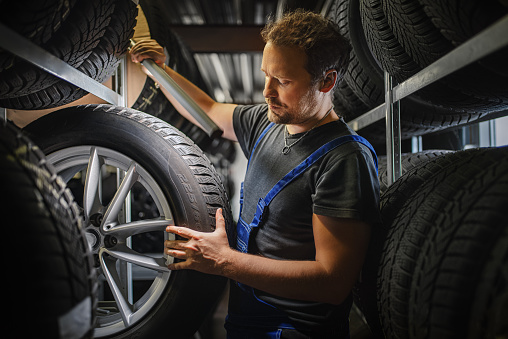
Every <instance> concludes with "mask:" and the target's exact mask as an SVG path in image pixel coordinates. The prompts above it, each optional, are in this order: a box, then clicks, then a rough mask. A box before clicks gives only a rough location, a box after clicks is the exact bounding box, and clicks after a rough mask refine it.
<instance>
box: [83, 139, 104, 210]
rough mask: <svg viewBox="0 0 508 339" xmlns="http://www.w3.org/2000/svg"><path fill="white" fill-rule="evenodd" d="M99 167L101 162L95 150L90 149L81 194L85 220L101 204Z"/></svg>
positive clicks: (93, 148)
mask: <svg viewBox="0 0 508 339" xmlns="http://www.w3.org/2000/svg"><path fill="white" fill-rule="evenodd" d="M101 167H102V160H101V159H100V157H99V155H98V153H97V149H96V148H95V147H92V148H91V149H90V160H89V161H88V168H87V170H86V179H85V191H84V194H83V210H84V215H85V219H86V220H89V218H90V216H91V214H92V211H93V210H94V209H97V207H98V206H100V204H101V201H100V183H101Z"/></svg>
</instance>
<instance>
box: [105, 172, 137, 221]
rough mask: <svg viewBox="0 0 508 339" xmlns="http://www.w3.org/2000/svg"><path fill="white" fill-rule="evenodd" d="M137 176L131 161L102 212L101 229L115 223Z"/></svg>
mask: <svg viewBox="0 0 508 339" xmlns="http://www.w3.org/2000/svg"><path fill="white" fill-rule="evenodd" d="M138 178H139V174H138V173H137V172H136V163H134V162H132V163H131V165H130V166H129V169H128V171H127V173H126V174H125V178H124V179H123V180H122V183H121V184H120V187H119V188H118V190H117V191H116V193H115V196H114V197H113V199H112V200H111V203H110V204H109V206H108V209H107V211H106V213H105V214H104V219H103V221H102V224H101V227H102V229H103V230H107V229H108V228H110V227H111V226H113V225H114V224H115V222H116V221H117V219H118V214H119V213H120V210H121V209H122V206H123V204H124V202H125V198H126V197H127V195H128V194H129V192H130V190H131V188H132V186H133V185H134V184H135V183H136V181H137V180H138Z"/></svg>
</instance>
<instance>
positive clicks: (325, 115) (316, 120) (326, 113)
mask: <svg viewBox="0 0 508 339" xmlns="http://www.w3.org/2000/svg"><path fill="white" fill-rule="evenodd" d="M338 119H339V117H338V115H337V114H336V113H335V112H334V110H333V105H332V106H331V107H330V108H327V109H326V110H321V112H320V113H319V114H316V115H314V116H313V117H312V118H311V119H308V120H307V121H305V122H303V123H301V124H288V125H286V129H287V131H288V133H290V134H297V133H304V132H307V131H310V130H311V129H314V128H316V127H319V126H322V125H324V124H327V123H329V122H332V121H335V120H338Z"/></svg>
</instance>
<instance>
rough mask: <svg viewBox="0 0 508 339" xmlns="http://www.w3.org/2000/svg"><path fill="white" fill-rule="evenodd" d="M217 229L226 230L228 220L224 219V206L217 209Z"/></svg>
mask: <svg viewBox="0 0 508 339" xmlns="http://www.w3.org/2000/svg"><path fill="white" fill-rule="evenodd" d="M215 229H224V230H226V221H225V220H224V215H223V214H222V208H218V209H217V211H215Z"/></svg>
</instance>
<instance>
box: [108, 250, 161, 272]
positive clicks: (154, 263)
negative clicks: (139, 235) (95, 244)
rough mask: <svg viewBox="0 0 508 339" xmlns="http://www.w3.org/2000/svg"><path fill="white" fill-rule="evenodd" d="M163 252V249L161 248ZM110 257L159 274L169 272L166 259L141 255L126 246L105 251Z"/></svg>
mask: <svg viewBox="0 0 508 339" xmlns="http://www.w3.org/2000/svg"><path fill="white" fill-rule="evenodd" d="M161 251H162V248H161ZM104 252H105V253H107V254H109V255H110V256H112V257H114V258H116V259H119V260H123V261H126V262H129V263H132V264H136V265H138V266H141V267H144V268H148V269H151V270H154V271H157V272H169V269H168V268H167V266H166V259H165V258H162V257H161V258H153V257H149V256H147V255H143V254H140V253H138V252H136V251H134V250H132V249H130V248H129V247H127V246H125V245H117V246H115V247H114V248H112V249H111V248H110V249H104Z"/></svg>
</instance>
